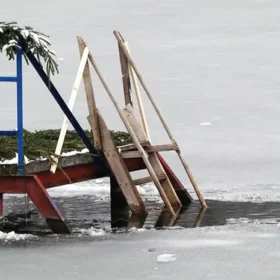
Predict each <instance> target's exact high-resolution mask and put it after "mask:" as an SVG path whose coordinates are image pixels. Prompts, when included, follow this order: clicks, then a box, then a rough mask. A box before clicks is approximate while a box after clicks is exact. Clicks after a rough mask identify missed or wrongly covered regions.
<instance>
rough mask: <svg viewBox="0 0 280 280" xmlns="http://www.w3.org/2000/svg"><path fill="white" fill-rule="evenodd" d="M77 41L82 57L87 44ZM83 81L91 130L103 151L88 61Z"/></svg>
mask: <svg viewBox="0 0 280 280" xmlns="http://www.w3.org/2000/svg"><path fill="white" fill-rule="evenodd" d="M77 39H78V45H79V51H80V55H81V56H82V53H83V51H84V49H85V48H86V44H85V42H84V41H83V39H82V38H80V37H78V38H77ZM83 80H84V87H85V92H86V98H87V104H88V111H89V115H90V119H91V120H92V121H91V130H92V136H93V139H94V146H95V148H96V149H97V150H101V149H102V145H101V139H100V132H99V127H98V121H97V119H98V116H97V108H96V102H95V98H94V91H93V86H92V82H91V76H90V69H89V64H88V61H87V62H86V65H85V68H84V72H83Z"/></svg>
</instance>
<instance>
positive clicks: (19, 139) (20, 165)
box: [0, 50, 25, 175]
mask: <svg viewBox="0 0 280 280" xmlns="http://www.w3.org/2000/svg"><path fill="white" fill-rule="evenodd" d="M16 65H17V75H16V77H14V76H11V77H4V76H2V77H0V82H14V83H17V130H0V136H4V135H6V136H17V152H18V175H24V174H25V169H24V149H23V104H22V103H23V102H22V51H21V50H17V55H16Z"/></svg>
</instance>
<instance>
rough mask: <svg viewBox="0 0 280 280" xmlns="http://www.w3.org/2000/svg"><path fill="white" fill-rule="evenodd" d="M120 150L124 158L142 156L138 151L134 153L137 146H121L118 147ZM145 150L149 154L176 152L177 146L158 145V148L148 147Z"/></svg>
mask: <svg viewBox="0 0 280 280" xmlns="http://www.w3.org/2000/svg"><path fill="white" fill-rule="evenodd" d="M146 143H147V144H148V142H146ZM142 146H143V145H142ZM118 149H119V151H120V152H121V153H122V157H123V158H135V157H141V155H140V153H139V152H138V151H134V150H136V146H135V144H128V145H125V146H120V147H118ZM144 149H145V151H146V152H147V153H157V152H167V151H176V150H177V146H176V145H174V144H166V145H156V146H148V145H147V146H144ZM132 150H133V151H132Z"/></svg>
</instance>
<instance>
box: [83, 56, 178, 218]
mask: <svg viewBox="0 0 280 280" xmlns="http://www.w3.org/2000/svg"><path fill="white" fill-rule="evenodd" d="M88 57H89V60H90V62H91V64H92V66H93V68H94V70H95V72H96V74H97V76H98V77H99V79H100V81H101V83H102V84H103V86H104V88H105V90H106V91H107V93H108V95H109V97H110V99H111V100H112V102H113V104H114V106H115V108H116V110H117V111H118V113H119V116H120V117H121V119H122V121H123V123H124V125H125V127H126V129H127V131H128V133H129V134H130V136H131V138H132V140H133V142H134V143H135V145H136V148H137V150H138V151H139V152H140V154H141V155H142V158H143V161H144V162H145V165H146V166H147V169H148V171H149V173H150V175H151V177H152V178H153V181H154V183H155V185H156V187H157V189H158V191H159V193H160V195H161V197H162V199H163V201H164V203H165V205H166V206H167V208H168V209H169V211H170V213H171V214H172V215H175V212H174V210H173V208H172V205H171V204H170V202H169V200H168V198H167V196H166V194H165V192H164V190H163V189H162V187H161V184H160V182H159V180H158V178H157V175H156V173H155V172H154V170H153V168H152V166H151V164H150V162H149V159H148V156H147V154H146V152H145V150H144V149H143V147H142V146H141V144H140V142H139V141H138V139H137V136H136V135H135V133H134V131H133V129H132V127H131V126H130V124H129V123H128V121H127V119H126V117H125V115H124V113H123V111H122V109H121V108H120V106H119V105H118V103H117V101H116V100H115V98H114V96H113V94H112V92H111V90H110V88H109V87H108V85H107V83H106V82H105V80H104V78H103V76H102V75H101V73H100V71H99V69H98V67H97V65H96V63H95V61H94V59H93V56H92V55H91V53H89V56H88Z"/></svg>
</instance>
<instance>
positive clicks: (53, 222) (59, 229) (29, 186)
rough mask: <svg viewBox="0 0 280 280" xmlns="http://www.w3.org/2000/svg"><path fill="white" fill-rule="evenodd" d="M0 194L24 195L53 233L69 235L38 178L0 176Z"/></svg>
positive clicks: (61, 217) (60, 216)
mask: <svg viewBox="0 0 280 280" xmlns="http://www.w3.org/2000/svg"><path fill="white" fill-rule="evenodd" d="M0 193H1V194H2V193H26V194H27V195H28V196H29V197H30V199H31V200H32V202H33V203H34V205H35V206H36V207H37V209H38V210H39V211H40V212H41V213H42V215H43V216H44V217H45V219H46V222H47V224H48V225H49V227H50V228H51V229H52V231H53V232H55V233H70V230H69V229H68V227H67V225H66V223H65V221H64V217H63V215H62V214H61V213H60V211H59V209H58V208H57V207H56V205H55V204H54V203H53V202H52V200H51V198H50V196H49V194H48V193H47V191H46V188H45V187H44V185H43V184H42V182H41V181H40V179H39V177H38V176H36V175H27V176H0ZM1 198H2V197H1ZM0 203H1V200H0Z"/></svg>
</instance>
